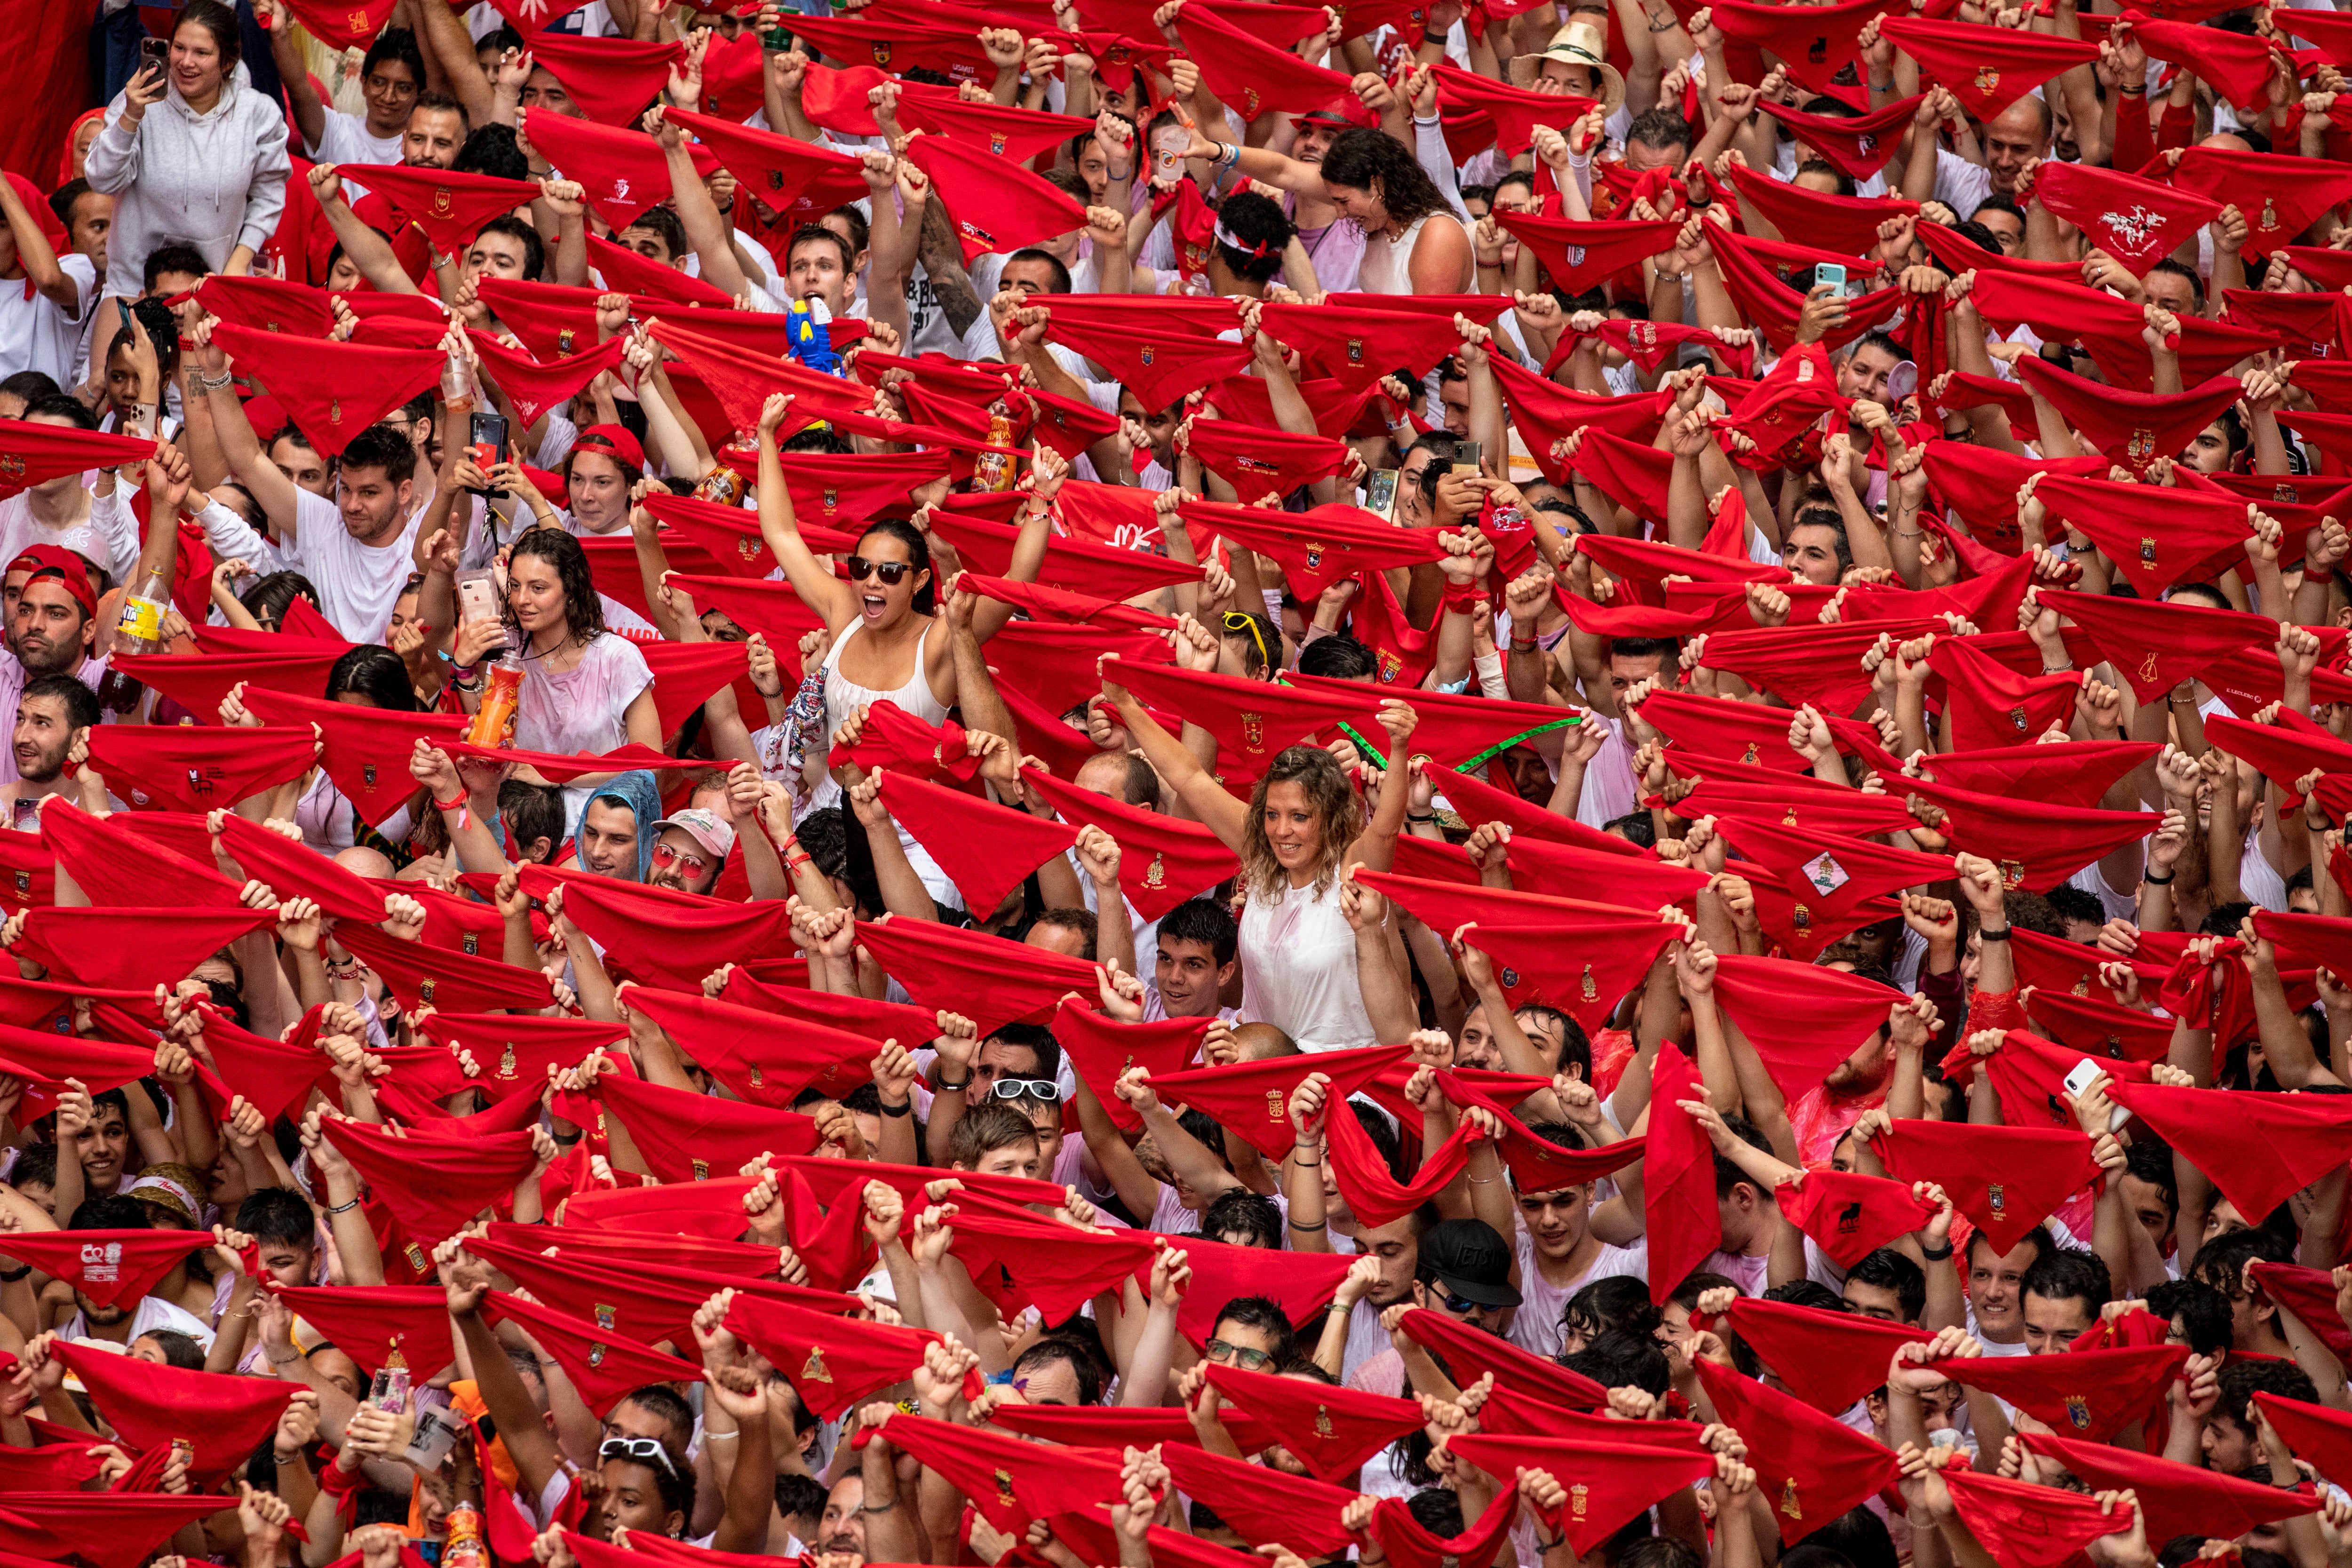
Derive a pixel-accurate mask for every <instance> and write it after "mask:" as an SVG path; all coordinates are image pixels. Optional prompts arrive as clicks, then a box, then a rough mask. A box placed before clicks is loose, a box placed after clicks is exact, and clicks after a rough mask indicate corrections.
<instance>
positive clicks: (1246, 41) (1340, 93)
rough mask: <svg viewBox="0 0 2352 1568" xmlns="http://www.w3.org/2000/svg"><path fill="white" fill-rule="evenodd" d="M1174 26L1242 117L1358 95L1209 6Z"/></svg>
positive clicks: (1338, 77)
mask: <svg viewBox="0 0 2352 1568" xmlns="http://www.w3.org/2000/svg"><path fill="white" fill-rule="evenodd" d="M1176 30H1177V34H1178V36H1179V37H1181V39H1182V40H1183V44H1184V47H1185V48H1186V49H1187V50H1188V51H1190V53H1191V55H1192V59H1193V61H1194V62H1195V63H1196V64H1198V65H1199V66H1200V68H1201V79H1202V80H1203V81H1205V82H1207V83H1208V84H1209V89H1210V90H1211V91H1212V92H1214V93H1215V94H1216V95H1217V97H1218V98H1219V99H1220V100H1223V101H1224V102H1226V103H1229V104H1231V105H1233V106H1234V108H1235V109H1237V110H1240V111H1241V113H1242V116H1243V118H1244V119H1247V120H1255V119H1256V118H1257V117H1258V116H1259V115H1261V114H1263V113H1265V112H1266V111H1268V110H1285V111H1286V112H1288V113H1292V114H1306V113H1308V112H1310V111H1312V110H1318V109H1320V108H1322V107H1323V105H1325V104H1327V103H1329V102H1330V101H1331V100H1333V99H1335V98H1341V97H1348V98H1352V97H1354V96H1355V88H1354V86H1353V84H1352V82H1351V81H1350V79H1349V78H1348V77H1346V76H1344V75H1342V74H1341V73H1340V72H1339V71H1334V70H1326V69H1324V68H1322V67H1320V66H1313V65H1309V64H1307V62H1306V61H1305V60H1303V59H1301V58H1299V57H1298V56H1297V55H1295V54H1292V53H1291V52H1290V51H1289V50H1288V49H1286V48H1278V47H1275V46H1274V45H1272V44H1268V43H1265V41H1263V40H1262V39H1260V38H1259V37H1256V36H1255V34H1252V33H1250V32H1249V31H1247V30H1246V29H1244V28H1243V27H1240V26H1235V25H1234V22H1233V21H1232V20H1230V19H1228V18H1227V17H1226V16H1223V14H1222V13H1219V12H1217V11H1214V10H1212V9H1210V8H1208V7H1205V6H1203V7H1202V8H1201V9H1200V10H1198V11H1190V10H1188V11H1187V12H1186V13H1185V14H1184V15H1183V16H1181V18H1180V19H1179V20H1178V22H1177V29H1176ZM1439 90H1440V92H1441V93H1442V92H1443V91H1444V89H1443V88H1441V89H1439Z"/></svg>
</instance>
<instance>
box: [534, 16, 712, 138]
mask: <svg viewBox="0 0 2352 1568" xmlns="http://www.w3.org/2000/svg"><path fill="white" fill-rule="evenodd" d="M530 48H531V58H533V59H534V60H536V61H538V62H539V63H540V64H541V65H543V66H545V67H546V68H548V71H549V73H550V74H551V75H552V76H553V77H554V78H555V79H556V80H558V81H560V82H562V84H563V88H564V90H565V91H566V92H569V93H570V94H571V95H572V101H573V102H575V103H577V104H578V105H579V106H580V107H581V108H582V109H583V110H585V111H586V113H587V115H588V117H589V118H590V119H591V120H601V121H604V123H605V124H607V125H635V123H636V122H637V116H639V115H640V114H643V113H644V112H645V111H646V109H647V108H648V107H650V106H651V105H652V104H653V102H654V101H655V100H656V99H657V98H658V97H659V96H660V95H661V90H662V88H663V87H664V86H665V85H666V84H667V82H668V81H669V73H670V72H671V71H673V70H675V69H677V68H678V66H679V65H680V64H682V63H683V62H684V60H685V58H686V46H685V45H683V44H678V43H667V44H641V43H637V42H635V40H633V39H628V38H590V37H579V36H577V35H573V34H565V33H541V34H540V35H539V36H538V37H535V38H533V39H532V40H531V46H530Z"/></svg>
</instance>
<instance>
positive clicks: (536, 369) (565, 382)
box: [466, 122, 629, 423]
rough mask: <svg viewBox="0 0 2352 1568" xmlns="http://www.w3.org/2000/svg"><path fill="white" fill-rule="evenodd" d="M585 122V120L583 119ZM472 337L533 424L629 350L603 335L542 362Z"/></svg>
mask: <svg viewBox="0 0 2352 1568" xmlns="http://www.w3.org/2000/svg"><path fill="white" fill-rule="evenodd" d="M583 123H584V122H583ZM466 335H467V337H468V338H469V339H471V340H472V342H473V344H474V353H476V354H477V355H478V356H479V357H480V359H481V362H482V369H483V371H484V373H485V374H488V377H489V378H490V380H491V381H493V382H495V383H496V384H498V388H499V391H500V392H503V393H505V394H506V395H507V398H508V400H509V402H511V403H512V404H513V405H514V406H515V413H516V414H517V415H519V416H521V417H522V418H523V419H526V420H529V421H531V422H534V423H536V422H537V420H538V419H539V416H541V415H542V414H544V413H546V412H547V411H548V410H549V409H551V408H557V407H561V406H562V405H563V404H564V403H565V402H566V401H567V400H568V399H570V398H571V396H572V394H573V393H576V392H578V391H579V390H580V389H581V388H582V387H583V386H585V385H587V384H589V383H590V382H592V381H593V380H595V379H596V377H597V375H598V374H601V373H602V372H604V371H608V370H611V369H612V368H613V367H614V366H615V365H617V364H619V363H621V355H622V354H624V353H626V352H628V347H629V341H628V339H626V338H618V337H615V338H606V339H605V340H604V342H601V343H598V344H597V345H596V346H595V347H594V348H593V349H588V350H585V351H583V352H582V353H576V354H573V355H572V356H571V357H570V358H569V359H559V360H551V361H547V362H543V363H542V362H541V361H539V360H536V359H533V358H531V357H530V355H529V354H527V353H522V352H520V350H516V349H510V348H509V347H508V346H507V345H506V344H505V343H503V342H499V340H498V339H496V338H493V337H491V336H490V335H489V334H488V332H480V331H474V332H468V333H467V334H466Z"/></svg>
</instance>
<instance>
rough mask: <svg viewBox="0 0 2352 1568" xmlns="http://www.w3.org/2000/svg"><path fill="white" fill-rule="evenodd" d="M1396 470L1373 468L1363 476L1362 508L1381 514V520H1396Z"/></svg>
mask: <svg viewBox="0 0 2352 1568" xmlns="http://www.w3.org/2000/svg"><path fill="white" fill-rule="evenodd" d="M1396 499H1397V471H1396V470H1395V469H1394V468H1374V469H1373V470H1372V471H1371V472H1370V473H1369V474H1367V475H1365V476H1364V510H1366V511H1376V512H1378V513H1380V514H1381V521H1383V522H1394V521H1396Z"/></svg>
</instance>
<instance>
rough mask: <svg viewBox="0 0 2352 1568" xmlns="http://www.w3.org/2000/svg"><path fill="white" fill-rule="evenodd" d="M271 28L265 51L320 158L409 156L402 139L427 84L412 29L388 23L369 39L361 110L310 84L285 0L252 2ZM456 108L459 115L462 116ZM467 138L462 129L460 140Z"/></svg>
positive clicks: (395, 159) (398, 159)
mask: <svg viewBox="0 0 2352 1568" xmlns="http://www.w3.org/2000/svg"><path fill="white" fill-rule="evenodd" d="M254 9H255V12H256V13H257V15H258V16H260V18H261V25H262V26H264V27H267V28H268V30H269V53H270V55H271V58H274V59H275V60H276V62H277V65H278V78H279V79H281V80H283V81H284V82H285V84H286V101H287V104H288V106H289V107H290V108H291V109H292V110H293V111H294V123H295V126H296V127H297V128H298V129H299V131H300V132H302V144H303V146H304V147H305V148H306V149H308V151H309V152H310V156H311V157H312V158H313V159H314V160H316V161H317V162H319V163H405V162H407V160H406V159H405V158H404V156H403V153H402V147H401V144H402V142H404V140H405V139H406V137H407V134H408V121H409V111H410V110H414V109H415V107H416V101H417V98H418V96H419V95H420V94H421V93H423V92H424V90H425V56H424V54H423V53H422V52H421V51H420V50H419V49H418V48H417V47H416V35H415V34H414V33H412V32H410V31H409V30H408V29H407V28H405V27H386V28H385V29H384V30H383V33H382V34H380V35H378V37H377V38H376V41H375V42H374V43H373V44H372V45H370V46H369V47H368V52H367V55H366V57H365V58H363V59H362V61H361V62H360V91H361V93H362V95H363V96H364V97H365V98H366V100H367V113H366V114H365V115H364V116H361V115H355V114H346V113H344V112H343V111H342V110H339V109H330V108H328V107H327V105H326V104H325V103H323V102H322V101H320V98H319V93H318V89H316V88H315V87H314V86H312V85H311V81H310V69H309V68H308V67H307V66H306V65H305V64H304V62H303V59H302V48H301V46H300V45H299V44H298V43H296V42H295V41H294V32H293V23H292V19H291V18H290V17H289V16H288V15H287V11H286V6H285V5H284V0H258V4H257V5H255V7H254ZM463 117H464V116H463V112H462V111H460V114H459V118H460V119H461V120H462V119H463ZM464 139H465V136H464V132H459V133H458V140H459V141H463V140H464Z"/></svg>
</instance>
